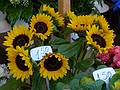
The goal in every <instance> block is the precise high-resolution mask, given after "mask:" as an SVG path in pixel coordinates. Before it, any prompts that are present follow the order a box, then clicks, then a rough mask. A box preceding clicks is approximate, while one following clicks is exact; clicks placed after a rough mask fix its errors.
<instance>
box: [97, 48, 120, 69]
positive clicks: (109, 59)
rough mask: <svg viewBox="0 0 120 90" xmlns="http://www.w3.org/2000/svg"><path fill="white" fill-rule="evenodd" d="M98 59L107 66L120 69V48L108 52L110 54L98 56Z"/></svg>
mask: <svg viewBox="0 0 120 90" xmlns="http://www.w3.org/2000/svg"><path fill="white" fill-rule="evenodd" d="M96 57H97V58H99V59H101V61H102V62H104V63H105V64H106V65H107V66H111V67H114V68H120V46H114V47H112V48H110V49H109V50H108V53H102V54H97V55H96Z"/></svg>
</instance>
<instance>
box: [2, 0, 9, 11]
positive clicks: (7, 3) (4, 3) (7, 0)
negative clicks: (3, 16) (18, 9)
mask: <svg viewBox="0 0 120 90" xmlns="http://www.w3.org/2000/svg"><path fill="white" fill-rule="evenodd" d="M10 4H11V3H10V2H9V0H0V11H3V12H5V11H6V8H7V7H8V6H9V5H10Z"/></svg>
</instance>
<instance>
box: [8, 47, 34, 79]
mask: <svg viewBox="0 0 120 90" xmlns="http://www.w3.org/2000/svg"><path fill="white" fill-rule="evenodd" d="M7 51H8V61H9V63H8V67H9V69H10V73H11V74H13V77H14V78H16V80H17V79H21V80H22V81H24V79H28V78H29V77H30V75H32V74H33V72H32V64H31V63H30V58H29V57H28V51H25V50H24V48H20V47H19V46H17V47H16V49H14V48H7Z"/></svg>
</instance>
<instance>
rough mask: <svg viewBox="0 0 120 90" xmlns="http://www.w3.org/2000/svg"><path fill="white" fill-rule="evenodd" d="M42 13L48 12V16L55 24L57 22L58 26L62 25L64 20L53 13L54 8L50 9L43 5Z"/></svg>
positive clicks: (56, 13)
mask: <svg viewBox="0 0 120 90" xmlns="http://www.w3.org/2000/svg"><path fill="white" fill-rule="evenodd" d="M42 9H43V11H45V12H48V14H49V15H50V16H51V17H52V18H53V20H55V24H56V22H57V25H58V26H63V25H64V18H63V17H62V16H61V15H60V14H59V12H55V10H54V8H51V7H49V6H47V5H43V8H42Z"/></svg>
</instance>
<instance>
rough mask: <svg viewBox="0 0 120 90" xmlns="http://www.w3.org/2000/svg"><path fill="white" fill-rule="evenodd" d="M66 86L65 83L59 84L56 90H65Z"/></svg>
mask: <svg viewBox="0 0 120 90" xmlns="http://www.w3.org/2000/svg"><path fill="white" fill-rule="evenodd" d="M64 86H65V84H64V83H62V82H58V83H57V84H56V87H55V89H56V90H63V89H64Z"/></svg>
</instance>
